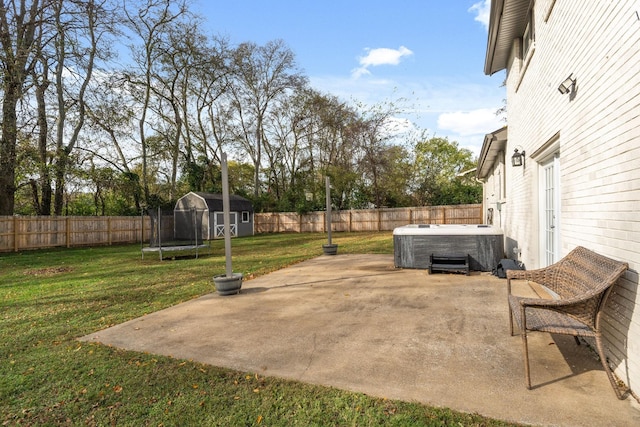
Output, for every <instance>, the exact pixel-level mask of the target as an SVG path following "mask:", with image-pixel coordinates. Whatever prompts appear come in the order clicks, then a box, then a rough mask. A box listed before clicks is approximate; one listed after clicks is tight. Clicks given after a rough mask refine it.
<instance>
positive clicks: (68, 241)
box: [64, 217, 71, 248]
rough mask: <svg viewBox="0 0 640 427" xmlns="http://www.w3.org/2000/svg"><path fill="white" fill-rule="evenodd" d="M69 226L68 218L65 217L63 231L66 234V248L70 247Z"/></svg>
mask: <svg viewBox="0 0 640 427" xmlns="http://www.w3.org/2000/svg"><path fill="white" fill-rule="evenodd" d="M70 224H71V221H70V218H69V217H66V218H65V221H64V228H65V231H66V233H65V240H66V242H65V243H66V246H67V248H70V247H71V227H70Z"/></svg>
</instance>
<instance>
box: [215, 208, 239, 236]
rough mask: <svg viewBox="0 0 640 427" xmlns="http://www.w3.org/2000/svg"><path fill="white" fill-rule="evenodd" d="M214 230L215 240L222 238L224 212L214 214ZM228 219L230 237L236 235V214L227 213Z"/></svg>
mask: <svg viewBox="0 0 640 427" xmlns="http://www.w3.org/2000/svg"><path fill="white" fill-rule="evenodd" d="M213 217H214V230H215V232H216V234H215V238H216V239H218V238H223V237H224V212H214V213H213ZM229 218H230V222H231V237H236V236H237V235H238V212H229Z"/></svg>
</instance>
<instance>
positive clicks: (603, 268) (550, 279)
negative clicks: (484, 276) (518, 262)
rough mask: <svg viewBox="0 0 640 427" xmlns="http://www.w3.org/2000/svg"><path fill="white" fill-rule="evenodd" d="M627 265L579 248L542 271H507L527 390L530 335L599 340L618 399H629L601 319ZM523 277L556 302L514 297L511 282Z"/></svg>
mask: <svg viewBox="0 0 640 427" xmlns="http://www.w3.org/2000/svg"><path fill="white" fill-rule="evenodd" d="M627 268H628V264H627V263H623V262H619V261H615V260H613V259H610V258H607V257H605V256H602V255H599V254H597V253H595V252H592V251H590V250H589V249H586V248H583V247H580V246H579V247H577V248H575V249H574V250H572V251H571V252H570V253H569V254H568V255H567V256H566V257H564V258H562V259H561V260H560V261H558V262H557V263H555V264H553V265H551V266H549V267H547V268H542V269H539V270H529V271H526V270H508V271H507V290H508V298H509V322H510V325H509V326H510V330H511V335H513V324H514V321H515V323H516V324H517V325H518V327H519V328H520V333H521V335H522V344H523V346H524V347H523V351H524V363H525V377H526V381H527V388H529V389H531V373H530V370H529V352H528V345H527V331H539V332H549V333H552V334H566V335H573V336H574V338H575V340H576V343H577V344H580V341H579V340H578V337H594V338H595V341H596V348H597V351H598V355H599V356H600V361H601V362H602V367H603V368H604V370H605V372H606V373H607V376H608V377H609V381H610V382H611V385H612V386H613V389H614V390H615V392H616V396H617V397H618V399H623V398H624V397H625V396H624V395H623V393H622V392H621V390H620V388H619V387H618V385H617V384H616V380H615V378H614V376H613V373H612V372H611V368H609V365H608V364H607V359H606V357H605V354H604V347H603V345H602V332H601V329H600V327H601V325H600V316H601V312H602V309H603V308H604V305H605V302H606V300H607V297H608V296H609V293H610V292H611V289H612V287H613V284H614V283H616V281H617V280H618V279H619V278H620V277H621V276H622V275H623V274H624V272H625V271H626V270H627ZM514 279H523V280H529V281H532V282H535V283H537V284H539V285H542V286H544V287H545V288H547V289H548V290H549V291H551V292H550V294H551V295H552V296H553V298H552V299H543V298H523V297H518V296H515V295H512V294H511V280H514Z"/></svg>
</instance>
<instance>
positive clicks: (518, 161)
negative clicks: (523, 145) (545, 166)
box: [511, 148, 525, 167]
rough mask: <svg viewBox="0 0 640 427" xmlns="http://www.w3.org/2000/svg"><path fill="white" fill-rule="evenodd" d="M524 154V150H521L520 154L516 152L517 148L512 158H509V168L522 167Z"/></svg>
mask: <svg viewBox="0 0 640 427" xmlns="http://www.w3.org/2000/svg"><path fill="white" fill-rule="evenodd" d="M524 154H525V152H524V150H522V152H520V151H518V149H517V148H516V149H515V150H513V156H511V166H513V167H520V166H524Z"/></svg>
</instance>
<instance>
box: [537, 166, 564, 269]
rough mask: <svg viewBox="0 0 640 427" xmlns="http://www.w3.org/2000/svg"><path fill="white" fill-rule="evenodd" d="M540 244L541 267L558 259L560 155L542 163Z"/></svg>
mask: <svg viewBox="0 0 640 427" xmlns="http://www.w3.org/2000/svg"><path fill="white" fill-rule="evenodd" d="M541 178H542V179H541V183H540V184H541V186H540V187H541V190H542V191H541V194H540V198H541V202H542V203H541V207H542V211H541V218H540V230H541V236H540V237H541V243H542V244H541V245H540V248H541V250H542V253H541V254H540V255H541V257H540V259H541V264H542V267H546V266H548V265H551V264H553V263H554V262H556V261H557V260H559V259H560V256H559V246H560V245H559V241H560V157H559V156H557V155H556V156H554V157H553V158H552V159H551V160H549V161H548V162H546V163H544V164H542V174H541Z"/></svg>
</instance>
